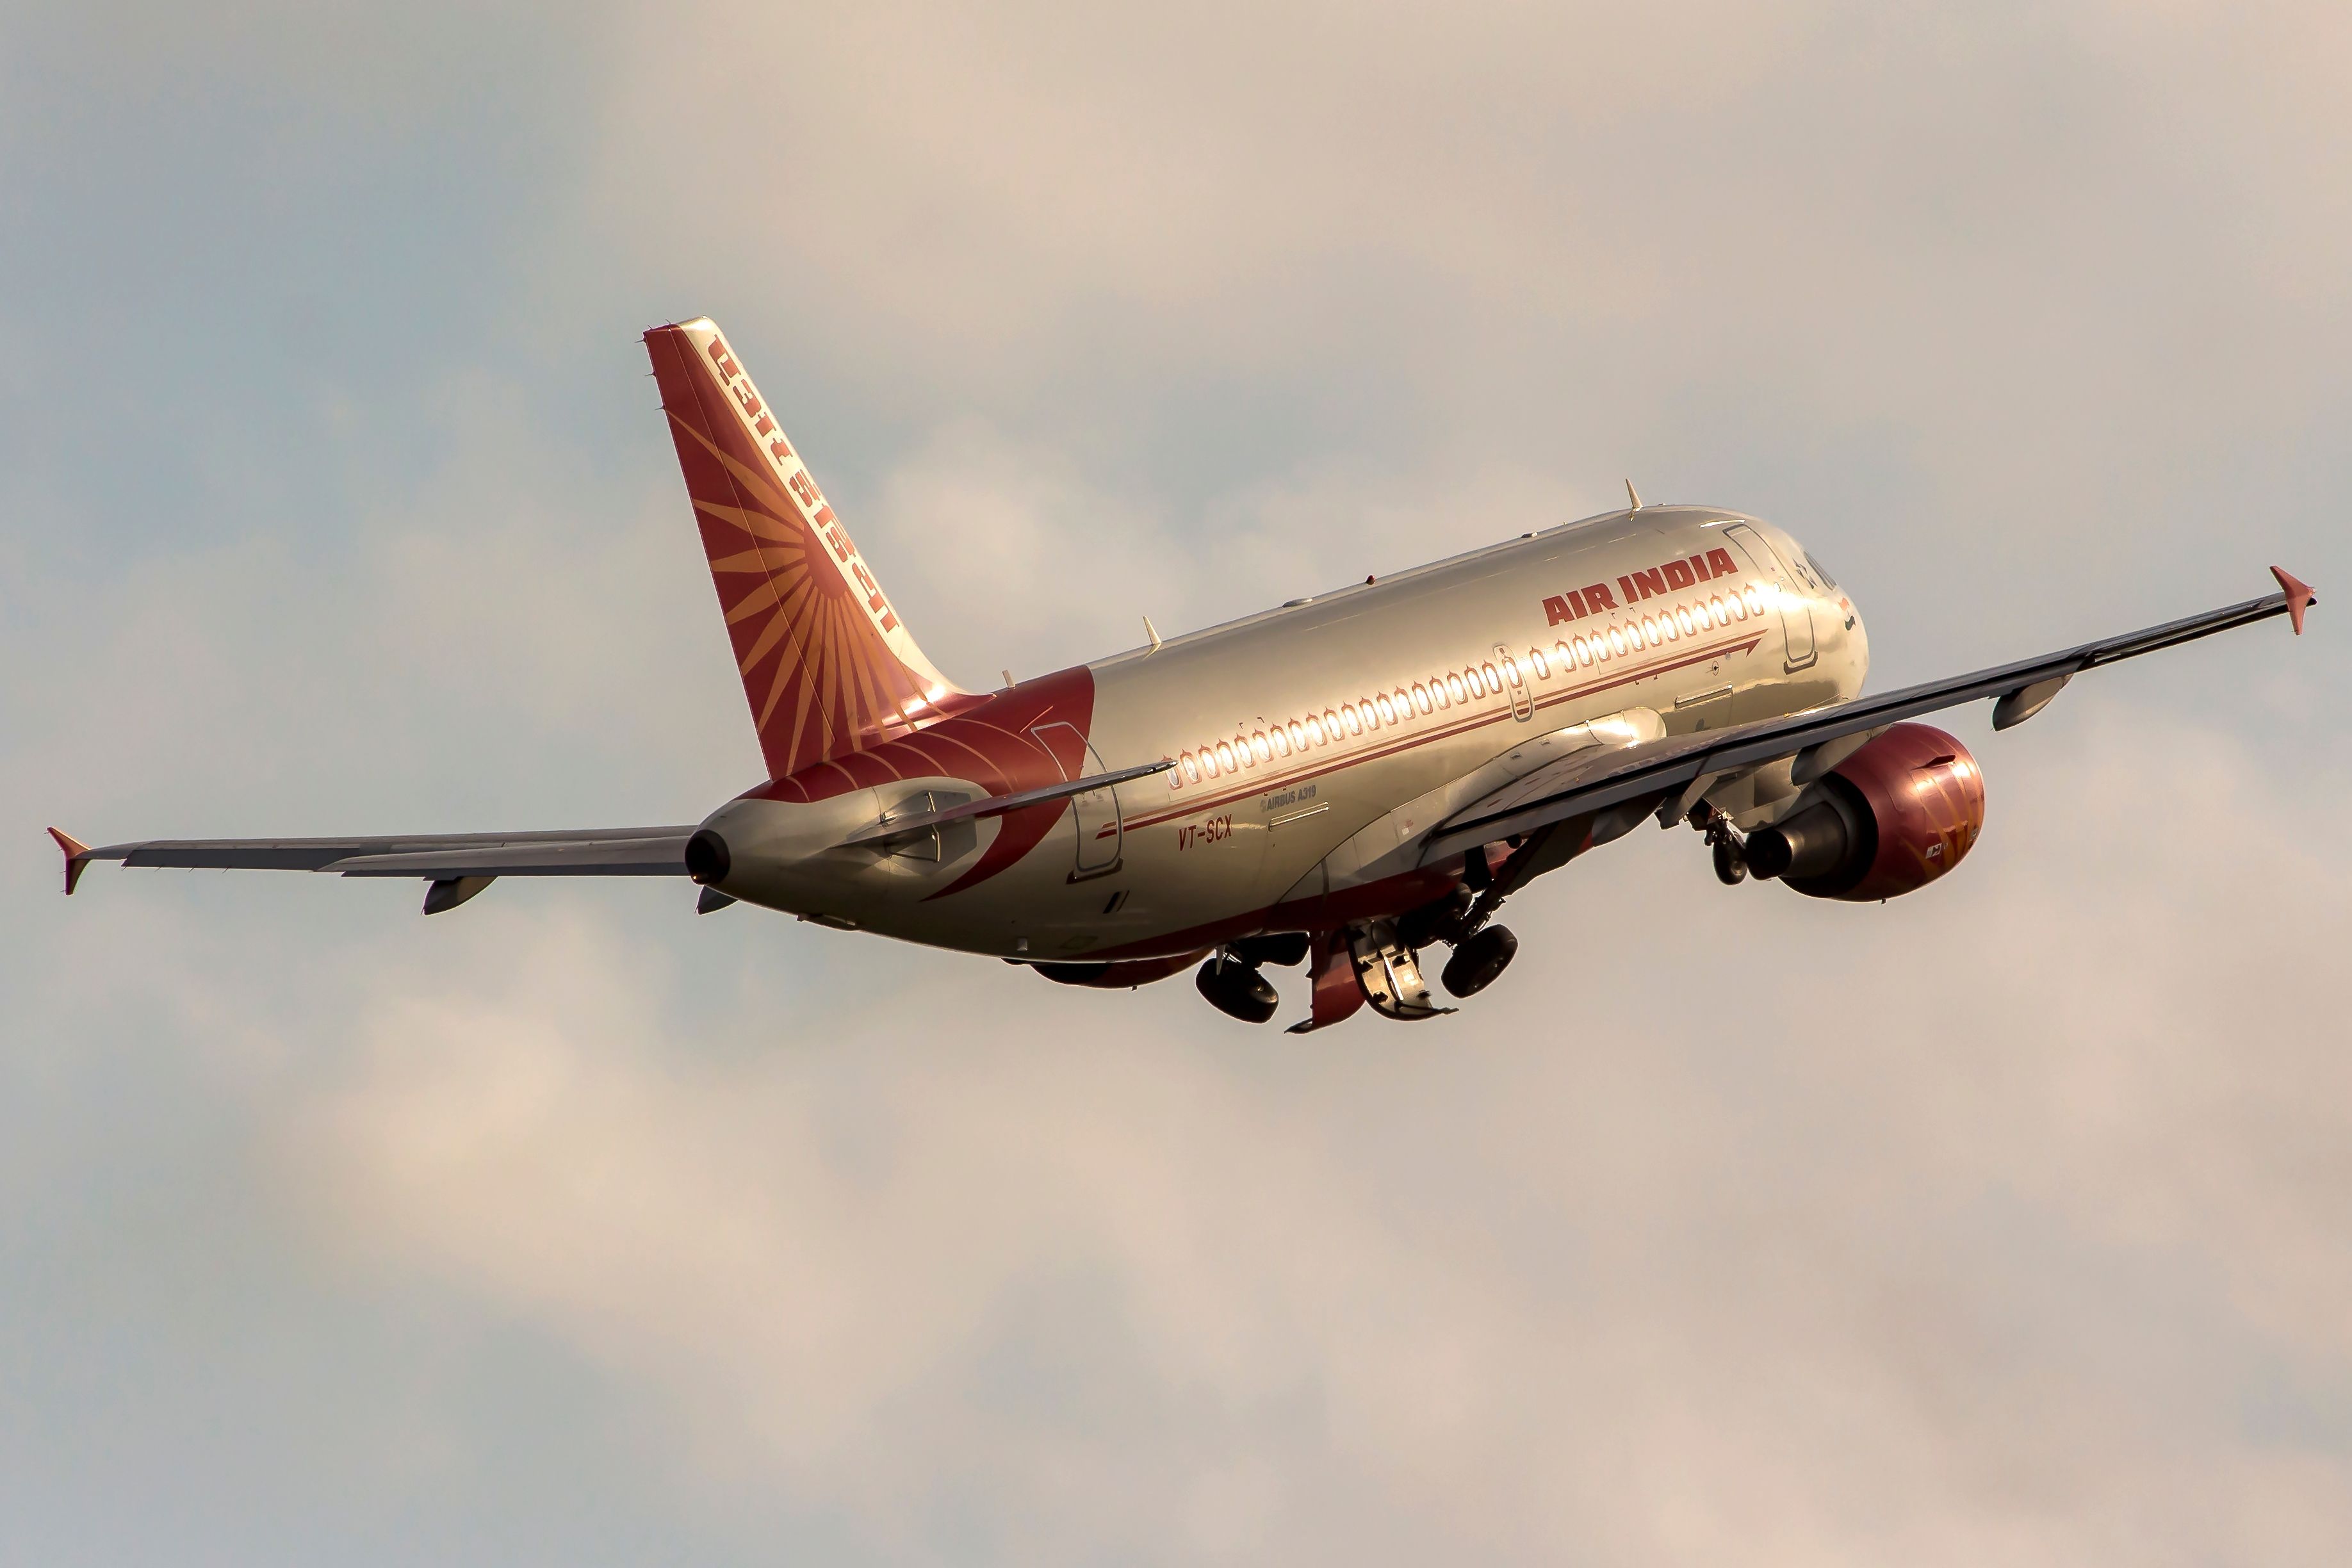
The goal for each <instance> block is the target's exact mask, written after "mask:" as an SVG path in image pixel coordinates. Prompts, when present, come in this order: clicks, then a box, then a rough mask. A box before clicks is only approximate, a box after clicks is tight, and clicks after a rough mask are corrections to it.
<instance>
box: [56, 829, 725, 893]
mask: <svg viewBox="0 0 2352 1568" xmlns="http://www.w3.org/2000/svg"><path fill="white" fill-rule="evenodd" d="M693 835H694V827H693V825H691V824H688V825H687V826H679V827H602V828H600V827H588V828H567V829H560V830H557V831H552V832H539V833H455V834H446V835H441V836H438V837H432V836H415V837H392V836H388V835H387V836H380V837H373V838H152V839H147V840H145V841H143V842H141V843H136V844H109V845H105V846H103V847H100V848H96V849H93V848H91V847H89V846H88V845H85V844H82V843H79V842H78V841H77V840H75V839H74V838H73V837H70V836H69V835H68V834H65V833H61V832H59V831H58V829H56V828H54V827H52V828H50V829H49V837H52V838H55V839H56V840H57V841H58V847H59V848H61V849H63V850H64V851H65V854H66V891H67V892H68V893H70V892H72V891H73V890H74V885H75V884H76V883H78V882H79V881H80V880H81V873H82V870H83V868H85V867H87V866H88V865H89V863H90V862H91V861H93V860H120V861H121V862H122V864H124V865H125V866H173V867H184V868H192V869H201V870H225V871H242V870H270V871H331V872H334V873H336V874H337V875H339V876H344V877H421V878H423V879H425V880H427V881H432V882H454V881H458V880H461V879H480V882H479V884H478V886H477V887H476V888H475V889H474V891H476V892H478V891H479V890H480V889H481V888H482V887H486V886H488V879H490V878H493V877H683V876H685V875H686V841H687V840H688V838H689V837H693ZM467 897H471V894H470V893H469V894H467ZM442 907H444V908H447V907H450V906H449V905H447V904H446V903H445V904H444V905H443V906H442Z"/></svg>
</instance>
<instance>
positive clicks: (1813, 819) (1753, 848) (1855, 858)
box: [1745, 724, 1985, 903]
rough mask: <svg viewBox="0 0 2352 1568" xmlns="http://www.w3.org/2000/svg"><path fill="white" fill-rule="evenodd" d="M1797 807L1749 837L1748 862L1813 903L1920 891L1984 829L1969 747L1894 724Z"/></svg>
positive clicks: (1918, 727) (1980, 788)
mask: <svg viewBox="0 0 2352 1568" xmlns="http://www.w3.org/2000/svg"><path fill="white" fill-rule="evenodd" d="M1815 793H1816V795H1817V797H1818V798H1817V799H1816V800H1815V801H1814V803H1813V804H1812V805H1808V806H1806V807H1805V808H1804V809H1803V810H1802V811H1800V812H1797V813H1796V814H1795V815H1793V816H1790V817H1788V818H1786V819H1785V820H1783V821H1781V822H1780V823H1778V824H1775V825H1774V826H1770V827H1765V828H1759V829H1758V830H1757V831H1756V832H1754V833H1751V834H1749V835H1748V843H1747V847H1746V850H1745V858H1746V859H1747V861H1748V869H1749V870H1750V871H1752V872H1754V873H1755V874H1756V875H1757V876H1758V877H1759V878H1772V877H1778V878H1780V879H1782V880H1783V881H1785V882H1787V883H1788V884H1789V886H1790V887H1791V888H1794V889H1796V890H1797V891H1799V892H1801V893H1803V894H1805V895H1806V896H1808V897H1810V898H1815V899H1845V900H1850V901H1852V902H1854V903H1865V902H1872V901H1875V900H1879V899H1891V898H1894V897H1895V895H1896V894H1898V893H1907V892H1910V891H1912V890H1913V889H1917V888H1924V887H1926V886H1927V884H1928V883H1930V882H1932V881H1934V880H1935V879H1937V878H1938V877H1940V876H1942V875H1943V874H1944V873H1945V872H1947V871H1948V870H1950V869H1951V868H1953V867H1955V866H1957V865H1958V864H1959V863H1960V858H1961V857H1962V856H1964V855H1966V854H1967V853H1968V852H1969V847H1970V846H1971V845H1973V844H1975V843H1976V841H1977V835H1978V834H1979V833H1980V832H1982V831H1983V830H1984V810H1985V796H1984V774H1983V773H1982V772H1980V771H1979V769H1978V767H1977V760H1976V759H1975V758H1974V757H1972V756H1970V755H1969V749H1968V748H1967V747H1966V746H1963V745H1961V744H1960V743H1959V742H1958V741H1956V740H1954V739H1953V738H1952V737H1951V736H1949V735H1947V734H1946V733H1944V731H1941V730H1937V729H1933V728H1931V727H1929V726H1927V725H1926V724H1897V725H1895V727H1894V728H1893V729H1891V730H1889V731H1886V733H1885V734H1884V735H1881V736H1879V737H1878V739H1876V740H1875V741H1873V742H1870V744H1868V745H1867V746H1864V748H1863V749H1862V750H1860V751H1858V752H1855V753H1854V754H1853V755H1852V756H1850V757H1848V758H1847V759H1846V760H1845V761H1844V762H1843V763H1839V764H1838V765H1837V766H1836V767H1835V768H1833V769H1832V770H1831V771H1830V772H1829V773H1827V774H1826V775H1824V776H1823V777H1822V781H1821V783H1820V784H1819V785H1818V786H1816V790H1815Z"/></svg>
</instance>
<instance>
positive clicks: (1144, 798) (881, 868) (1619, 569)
mask: <svg viewBox="0 0 2352 1568" xmlns="http://www.w3.org/2000/svg"><path fill="white" fill-rule="evenodd" d="M1727 567H1728V568H1729V569H1728V570H1726V568H1727ZM1868 666H1869V647H1868V642H1867V639H1866V637H1865V635H1864V629H1863V625H1862V621H1861V617H1860V616H1859V615H1858V614H1857V613H1856V611H1855V610H1854V608H1853V605H1852V603H1851V602H1850V601H1849V600H1848V599H1847V598H1846V597H1845V595H1843V593H1841V592H1840V591H1839V589H1838V588H1837V587H1836V586H1835V584H1833V583H1832V581H1831V580H1830V579H1829V578H1828V577H1827V576H1826V575H1825V574H1822V572H1821V570H1820V568H1819V567H1818V565H1817V564H1816V563H1813V562H1812V561H1811V558H1810V557H1809V556H1808V555H1806V554H1805V552H1803V550H1802V549H1801V547H1800V546H1798V545H1797V544H1796V542H1794V541H1793V540H1791V539H1790V537H1789V536H1788V535H1787V534H1785V533H1783V532H1782V531H1780V530H1778V529H1776V528H1774V527H1772V526H1770V525H1769V524H1766V523H1763V522H1760V521H1757V520H1756V519H1753V518H1749V517H1744V516H1742V515H1741V514H1739V513H1737V512H1727V511H1722V510H1706V509H1699V508H1690V507H1649V508H1644V509H1643V510H1638V511H1633V512H1625V511H1619V512H1614V513H1610V514H1608V515H1605V516H1602V517H1598V518H1593V519H1590V520H1587V521H1582V522H1577V523H1570V524H1566V525H1563V526H1560V527H1558V528H1553V529H1550V530H1547V531H1543V532H1540V533H1537V534H1533V535H1529V536H1528V537H1526V538H1523V539H1519V540H1515V541H1512V542H1508V543H1506V544H1500V545H1496V546H1493V547H1491V548H1488V549H1485V550H1480V551H1476V552H1471V553H1469V554H1466V555H1461V556H1456V557H1454V558H1453V559H1451V560H1448V561H1443V562H1439V563H1434V564H1433V565H1429V566H1424V567H1421V568H1419V569H1417V570H1414V571H1412V572H1406V573H1401V574H1397V575H1396V576H1393V577H1391V578H1387V579H1383V580H1381V581H1378V582H1367V583H1365V584H1358V585H1355V586H1350V587H1348V588H1343V589H1340V590H1339V591H1337V592H1334V593H1330V594H1325V595H1318V596H1316V597H1315V598H1312V599H1307V600H1301V601H1297V602H1296V603H1294V604H1291V605H1285V606H1284V607H1282V608H1281V609H1278V610H1273V611H1269V612H1267V613H1265V614H1264V615H1259V616H1252V617H1250V618H1248V619H1246V620H1242V621H1236V622H1233V623H1231V624H1229V625H1226V626H1217V627H1213V628H1211V629H1209V630H1206V631H1202V632H1197V633H1194V634H1192V635H1191V636H1188V637H1180V638H1177V639H1174V640H1172V641H1170V642H1167V643H1164V644H1162V645H1160V646H1159V647H1151V648H1139V649H1135V650H1132V651H1130V652H1128V653H1123V654H1119V655H1118V656H1116V657H1113V658H1106V659H1103V660H1101V661H1099V662H1097V663H1094V664H1091V665H1088V666H1087V667H1085V669H1084V671H1083V672H1076V671H1072V672H1062V674H1061V676H1060V677H1059V678H1058V679H1070V678H1071V677H1073V676H1078V675H1081V674H1082V675H1083V677H1084V678H1085V679H1088V680H1090V681H1091V683H1092V689H1093V702H1092V710H1091V714H1090V716H1089V719H1088V722H1087V724H1086V725H1085V726H1084V742H1085V744H1086V747H1087V752H1088V755H1087V762H1086V765H1085V767H1084V768H1083V769H1082V770H1081V771H1082V772H1083V773H1094V772H1099V771H1109V770H1116V769H1119V768H1122V767H1128V766H1131V765H1134V764H1136V763H1149V762H1152V761H1155V760H1159V759H1161V758H1173V759H1176V760H1177V762H1178V766H1177V767H1175V768H1174V769H1171V771H1170V772H1168V773H1162V774H1159V775H1156V776H1152V777H1150V778H1145V779H1141V780H1138V781H1134V782H1131V783H1129V784H1122V785H1120V786H1118V788H1117V789H1116V790H1102V791H1097V792H1095V793H1093V794H1090V795H1082V796H1079V797H1077V798H1076V800H1074V801H1067V802H1056V803H1055V804H1054V805H1051V806H1041V807H1033V808H1030V809H1031V810H1033V811H1038V812H1045V811H1050V812H1052V813H1055V815H1056V817H1057V820H1055V821H1054V823H1053V825H1052V826H1051V828H1050V830H1049V831H1046V832H1045V834H1044V836H1043V837H1042V838H1040V839H1039V840H1038V841H1037V842H1036V844H1035V845H1034V847H1032V848H1030V849H1029V850H1028V851H1027V852H1026V853H1025V854H1024V855H1022V856H1021V857H1020V858H1018V859H1017V860H1014V861H1013V862H1012V863H1010V864H1009V865H1006V866H1004V867H1003V868H1002V869H1000V870H998V871H996V872H994V873H993V874H992V875H988V876H987V877H985V879H982V880H979V881H976V882H973V881H970V880H969V879H967V878H966V877H965V873H967V872H968V871H969V870H970V868H971V867H973V866H974V865H975V864H976V863H977V862H978V861H979V860H980V858H981V857H982V856H983V855H984V854H985V853H986V852H987V850H988V848H989V847H990V845H991V843H992V840H993V838H994V837H995V835H997V834H999V833H1001V832H1003V831H1005V830H1006V824H1007V822H1008V821H1009V820H1010V819H1008V818H989V819H983V820H982V821H980V822H978V823H976V824H973V823H966V824H962V825H959V827H958V828H957V829H954V830H950V831H948V832H946V833H944V834H942V835H940V836H939V837H937V838H935V839H934V840H932V841H930V842H929V844H928V845H927V846H925V847H920V848H919V850H918V851H917V852H914V853H908V852H906V850H905V849H904V847H900V848H899V849H898V850H897V851H895V852H894V851H888V850H883V849H878V848H875V847H849V848H845V847H839V846H840V844H841V841H842V840H843V839H844V838H845V837H847V836H848V835H849V834H851V833H854V832H856V831H857V830H859V829H861V828H864V827H866V826H869V825H871V824H874V823H876V822H877V821H878V820H880V819H881V818H883V817H884V816H892V815H897V814H899V813H903V812H906V811H908V810H910V809H923V808H924V806H925V805H926V804H927V802H926V798H925V797H928V799H929V802H937V801H940V800H942V799H945V800H956V799H963V798H970V797H971V796H973V795H975V794H986V793H987V792H986V791H984V790H982V791H975V789H974V788H973V786H972V785H971V784H970V783H969V782H967V781H965V780H961V779H959V778H957V777H956V776H954V775H953V774H952V773H942V774H940V775H939V776H937V777H933V778H927V779H913V780H908V781H905V782H900V783H894V784H888V785H884V786H879V787H871V788H859V789H851V790H848V791H847V792H845V793H842V794H838V795H833V796H832V797H830V798H826V799H823V800H818V801H815V802H814V803H808V804H803V803H798V802H793V803H786V802H782V801H777V800H772V799H764V798H755V797H753V796H746V797H744V798H741V799H738V800H736V801H733V802H730V804H728V805H725V806H723V807H721V808H720V809H719V811H718V812H716V813H714V814H713V815H712V816H710V817H709V820H708V822H707V824H706V826H709V827H711V828H713V829H715V830H717V831H718V832H719V833H720V834H722V835H723V836H724V837H725V838H726V840H727V841H728V843H729V844H730V846H731V847H732V849H733V864H732V868H731V869H730V873H729V875H728V877H727V878H726V879H724V881H723V882H722V884H721V886H722V889H723V890H724V891H726V892H729V893H731V894H734V895H735V896H737V897H740V898H743V899H747V900H751V901H754V902H757V903H761V904H765V905H768V906H770V907H772V908H776V909H782V910H789V911H792V912H794V913H798V914H802V915H804V916H807V917H809V918H812V919H817V920H824V921H830V922H833V923H838V924H844V925H852V926H856V927H857V928H860V929H864V930H869V931H880V932H883V933H885V934H887V935H892V936H898V937H902V938H905V939H907V940H909V941H913V942H925V943H929V944H931V945H935V946H940V947H949V948H956V949H961V950H964V951H968V952H984V953H992V954H996V955H999V956H1003V957H1008V958H1027V959H1031V960H1071V959H1090V958H1095V957H1098V956H1113V957H1118V958H1132V957H1139V956H1147V955H1150V954H1153V953H1159V952H1186V951H1191V950H1193V949H1197V948H1199V947H1202V946H1204V945H1210V944H1212V943H1213V942H1221V941H1225V940H1229V939H1230V938H1232V937H1234V936H1239V935H1243V934H1246V933H1248V932H1249V931H1254V930H1259V929H1266V930H1293V929H1311V928H1312V927H1313V925H1314V924H1315V922H1316V921H1317V919H1318V910H1320V909H1322V908H1323V907H1324V906H1325V905H1326V904H1327V903H1330V901H1332V900H1344V899H1347V898H1349V897H1360V898H1363V899H1369V900H1370V901H1371V902H1372V903H1375V904H1376V903H1377V902H1378V901H1379V899H1380V897H1381V894H1380V889H1381V888H1382V887H1384V886H1388V885H1391V884H1393V885H1394V886H1396V887H1397V888H1398V889H1400V891H1399V897H1400V898H1401V899H1403V900H1406V901H1414V900H1418V899H1419V898H1421V897H1425V896H1426V894H1425V892H1423V891H1417V890H1416V889H1422V888H1425V885H1426V883H1427V880H1428V878H1429V877H1430V876H1431V875H1432V872H1431V871H1430V870H1429V869H1427V868H1422V867H1421V866H1420V860H1421V855H1420V845H1421V844H1422V842H1423V840H1424V838H1425V837H1426V836H1427V835H1428V834H1429V832H1430V830H1431V829H1433V828H1434V827H1436V826H1438V824H1439V823H1440V822H1442V821H1443V820H1444V818H1445V817H1446V816H1449V815H1451V814H1452V813H1453V812H1454V811H1457V810H1459V809H1461V808H1462V807H1463V806H1465V805H1468V804H1469V803H1470V802H1471V801H1472V800H1474V799H1475V798H1477V796H1478V795H1479V794H1481V793H1483V792H1484V791H1485V790H1486V789H1491V788H1494V787H1497V786H1499V785H1500V784H1504V783H1507V782H1508V779H1509V777H1510V776H1511V775H1512V773H1514V771H1516V769H1515V765H1514V762H1513V760H1514V759H1517V758H1520V757H1523V756H1526V757H1531V756H1534V755H1536V754H1538V752H1540V749H1541V748H1540V747H1533V748H1531V746H1530V742H1535V741H1537V740H1538V738H1539V737H1543V736H1547V735H1551V734H1553V733H1555V732H1557V731H1564V730H1568V729H1570V727H1572V726H1577V725H1581V724H1591V723H1592V722H1593V721H1602V722H1601V724H1600V725H1598V726H1596V731H1597V732H1598V731H1607V730H1608V729H1609V724H1610V722H1611V721H1612V717H1613V716H1623V719H1622V721H1620V723H1619V727H1620V729H1624V730H1626V732H1629V733H1633V732H1638V733H1642V734H1655V733H1657V732H1659V731H1661V730H1663V731H1664V732H1665V733H1668V734H1679V733H1685V732H1688V731H1696V730H1705V729H1719V728H1722V727H1724V726H1726V725H1729V724H1732V723H1738V722H1745V721H1750V720H1756V719H1763V718H1769V717H1773V716H1776V715H1780V714H1784V713H1791V712H1798V711H1801V710H1810V709H1813V708H1818V707H1821V706H1823V705H1825V704H1828V703H1832V702H1838V701H1843V700H1848V699H1850V698H1853V696H1855V695H1856V694H1858V693H1859V691H1860V690H1861V688H1862V684H1863V679H1864V673H1865V672H1866V670H1867V668H1868ZM1048 679H1056V678H1048ZM985 712H986V710H982V717H984V716H985ZM1628 726H1630V729H1628V728H1627V727H1628ZM1074 776H1076V775H1074ZM1768 808H1769V803H1759V807H1758V809H1759V810H1764V809H1768ZM1416 878H1418V880H1416ZM960 880H963V881H964V883H965V885H962V886H961V887H959V888H957V889H956V890H954V891H952V892H948V893H946V894H945V895H944V896H935V895H940V893H941V890H942V889H947V888H949V887H950V884H955V883H958V882H959V881H960ZM1331 907H1333V908H1337V907H1338V905H1337V904H1336V903H1332V904H1331Z"/></svg>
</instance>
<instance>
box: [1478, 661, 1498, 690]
mask: <svg viewBox="0 0 2352 1568" xmlns="http://www.w3.org/2000/svg"><path fill="white" fill-rule="evenodd" d="M1478 668H1479V671H1480V673H1482V674H1483V675H1485V676H1486V689H1487V690H1489V691H1500V690H1502V689H1503V678H1502V677H1501V676H1499V675H1496V673H1495V667H1494V666H1493V665H1491V664H1482V665H1480V666H1479V667H1478Z"/></svg>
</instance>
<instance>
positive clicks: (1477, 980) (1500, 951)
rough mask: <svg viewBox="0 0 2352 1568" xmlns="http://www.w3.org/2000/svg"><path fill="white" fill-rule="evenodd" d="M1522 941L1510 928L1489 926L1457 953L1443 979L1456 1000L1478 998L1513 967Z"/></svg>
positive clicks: (1456, 950) (1455, 951) (1447, 967)
mask: <svg viewBox="0 0 2352 1568" xmlns="http://www.w3.org/2000/svg"><path fill="white" fill-rule="evenodd" d="M1518 952H1519V939H1518V938H1517V937H1515V936H1513V935H1512V934H1511V932H1510V928H1509V927H1507V926H1488V927H1487V928H1486V930H1485V931H1480V932H1479V933H1478V934H1477V935H1475V936H1474V937H1472V938H1470V939H1469V940H1468V941H1467V942H1464V943H1463V944H1462V945H1461V946H1459V947H1457V948H1455V949H1454V956H1453V957H1451V958H1449V959H1447V960H1446V961H1445V973H1444V975H1443V976H1442V978H1443V979H1444V982H1445V989H1446V990H1447V991H1448V992H1450V993H1452V994H1454V995H1456V996H1475V995H1476V994H1478V993H1479V992H1481V991H1484V990H1485V989H1486V987H1487V986H1489V985H1492V984H1495V981H1496V977H1497V976H1499V975H1500V974H1501V973H1503V971H1504V970H1506V969H1508V968H1509V967H1510V966H1511V960H1512V959H1514V958H1516V957H1517V956H1518Z"/></svg>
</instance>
